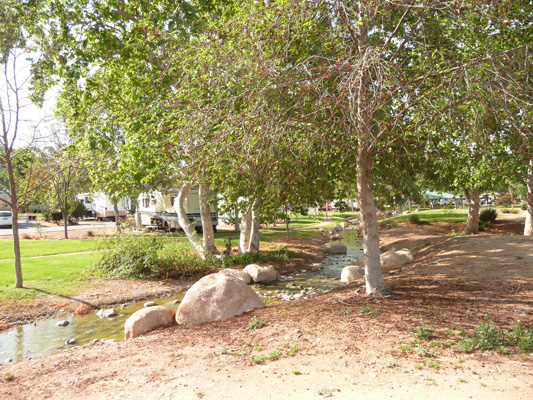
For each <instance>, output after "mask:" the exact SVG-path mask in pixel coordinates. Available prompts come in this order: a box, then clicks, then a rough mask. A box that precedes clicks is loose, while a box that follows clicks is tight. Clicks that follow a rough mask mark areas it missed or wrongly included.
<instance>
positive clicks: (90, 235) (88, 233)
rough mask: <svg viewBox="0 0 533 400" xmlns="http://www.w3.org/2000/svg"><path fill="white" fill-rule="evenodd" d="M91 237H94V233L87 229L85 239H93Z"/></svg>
mask: <svg viewBox="0 0 533 400" xmlns="http://www.w3.org/2000/svg"><path fill="white" fill-rule="evenodd" d="M93 236H94V232H93V231H91V230H90V229H89V230H88V231H87V237H93Z"/></svg>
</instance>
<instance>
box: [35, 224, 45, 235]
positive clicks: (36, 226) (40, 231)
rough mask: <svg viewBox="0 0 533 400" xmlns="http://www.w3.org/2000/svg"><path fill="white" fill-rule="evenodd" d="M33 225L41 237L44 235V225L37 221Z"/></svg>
mask: <svg viewBox="0 0 533 400" xmlns="http://www.w3.org/2000/svg"><path fill="white" fill-rule="evenodd" d="M33 227H34V228H35V230H36V231H37V233H38V234H39V237H42V235H43V226H42V225H41V224H40V223H39V222H36V223H35V224H33Z"/></svg>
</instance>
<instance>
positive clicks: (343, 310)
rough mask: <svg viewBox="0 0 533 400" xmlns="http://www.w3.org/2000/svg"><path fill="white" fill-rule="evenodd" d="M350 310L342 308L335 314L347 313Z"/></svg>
mask: <svg viewBox="0 0 533 400" xmlns="http://www.w3.org/2000/svg"><path fill="white" fill-rule="evenodd" d="M350 311H351V310H348V309H345V308H343V309H342V310H339V311H337V315H348V314H350Z"/></svg>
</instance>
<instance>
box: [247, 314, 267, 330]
mask: <svg viewBox="0 0 533 400" xmlns="http://www.w3.org/2000/svg"><path fill="white" fill-rule="evenodd" d="M263 326H265V321H264V320H262V319H257V318H256V317H255V316H253V317H252V318H251V319H250V322H248V325H246V329H261V328H262V327H263Z"/></svg>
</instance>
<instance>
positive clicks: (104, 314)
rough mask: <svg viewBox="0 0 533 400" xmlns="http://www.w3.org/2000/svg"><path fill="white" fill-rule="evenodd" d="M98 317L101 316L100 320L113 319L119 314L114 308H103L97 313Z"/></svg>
mask: <svg viewBox="0 0 533 400" xmlns="http://www.w3.org/2000/svg"><path fill="white" fill-rule="evenodd" d="M96 315H97V316H99V317H100V318H111V317H116V316H117V312H116V311H115V309H114V308H108V309H105V308H102V309H101V310H100V311H98V312H97V313H96Z"/></svg>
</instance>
